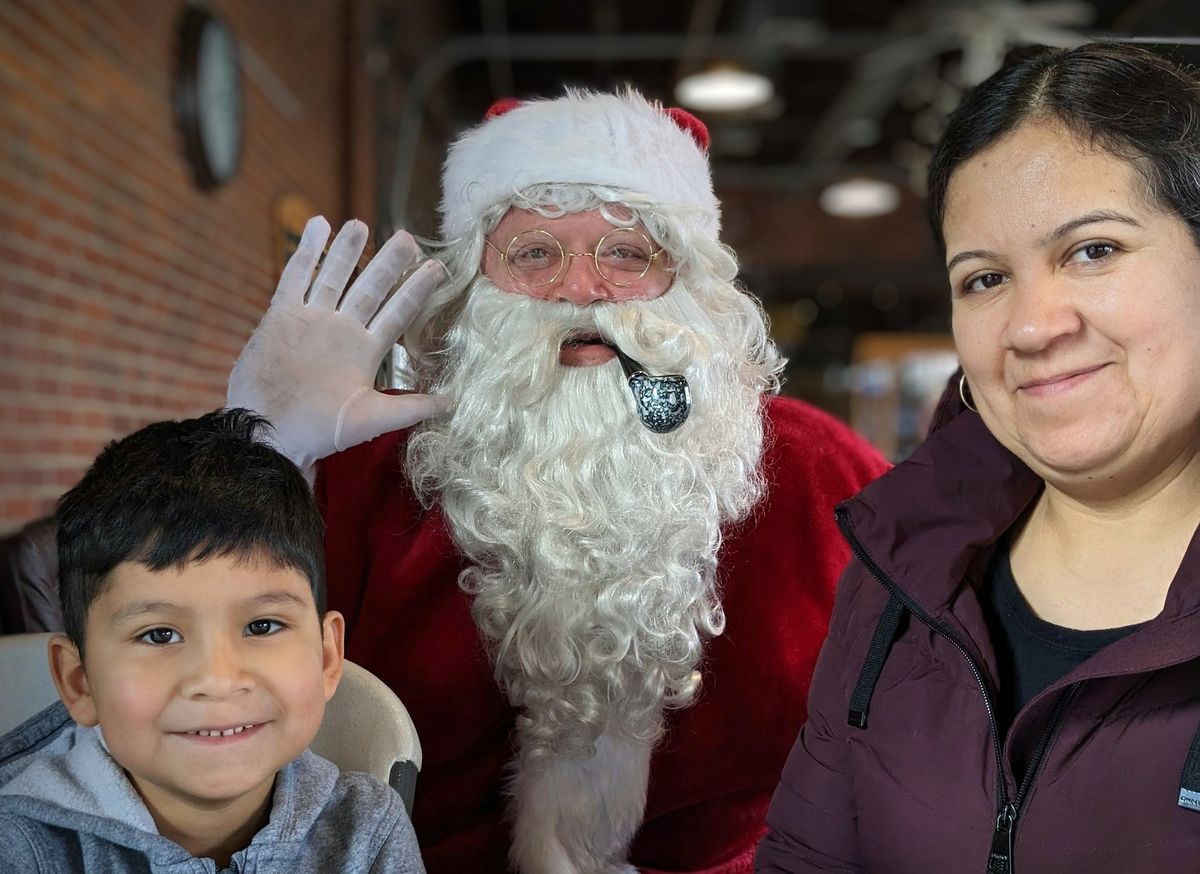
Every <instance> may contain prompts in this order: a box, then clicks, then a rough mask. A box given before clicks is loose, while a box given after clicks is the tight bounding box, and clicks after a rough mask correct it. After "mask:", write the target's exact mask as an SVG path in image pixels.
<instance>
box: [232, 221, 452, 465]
mask: <svg viewBox="0 0 1200 874" xmlns="http://www.w3.org/2000/svg"><path fill="white" fill-rule="evenodd" d="M327 239H329V223H328V222H327V221H325V219H324V218H322V217H321V216H317V217H315V218H312V219H309V221H308V224H307V225H305V227H304V234H303V236H302V237H301V238H300V245H299V246H298V247H297V249H296V252H295V254H293V255H292V257H291V259H289V261H288V263H287V266H286V267H284V269H283V275H282V276H280V277H279V285H278V286H277V287H276V289H275V296H274V297H273V298H271V305H270V307H268V309H267V312H266V315H264V316H263V319H262V321H261V322H260V323H259V325H258V327H257V328H256V329H255V330H254V334H253V335H251V337H250V340H249V342H247V343H246V346H245V348H244V349H242V353H241V355H239V356H238V360H237V363H235V364H234V365H233V372H232V373H231V374H230V375H229V394H228V397H227V401H226V403H227V405H228V406H231V407H246V408H248V409H251V410H254V411H255V412H257V413H259V414H260V415H263V416H265V417H266V418H267V419H269V420H270V421H271V424H272V425H274V426H275V431H274V433H273V434H272V435H271V436H270V438H269V439H270V442H271V443H272V444H273V445H274V446H275V447H276V448H277V449H279V451H280V452H282V453H283V454H284V455H286V456H287V457H288V458H290V459H291V460H292V461H293V462H295V464H296V465H297V466H298V467H299V468H300V469H301V471H303V472H304V474H305V476H307V477H308V478H309V481H310V482H311V481H312V478H313V475H314V473H315V470H314V467H313V465H314V464H315V463H316V461H317V459H319V458H324V457H325V456H327V455H331V454H332V453H334V452H335V451H339V450H342V449H347V448H348V447H351V446H354V445H356V444H358V443H362V442H364V441H366V440H371V439H372V438H374V437H378V436H379V435H380V434H383V433H385V432H387V431H395V430H399V429H401V428H407V427H408V426H409V425H412V424H414V423H415V422H419V421H420V420H421V419H424V418H425V417H426V416H432V415H435V414H438V413H441V412H444V411H445V410H446V408H447V403H448V402H447V401H446V400H445V399H444V398H440V397H435V396H433V395H423V394H404V395H385V394H383V393H381V392H377V391H375V389H374V382H375V373H376V371H377V370H378V369H379V363H380V362H381V361H382V360H383V356H384V355H385V354H386V353H387V351H388V350H389V349H390V348H391V347H392V345H393V344H394V343H395V342H396V341H397V340H398V339H399V337H400V335H401V334H402V333H403V332H404V329H405V327H406V326H407V325H408V323H409V322H410V321H411V320H412V318H413V316H415V315H416V314H417V312H418V311H419V310H420V308H421V307H422V305H424V303H425V300H426V298H427V297H428V296H429V294H430V292H432V291H433V289H434V288H436V287H437V285H438V283H439V282H441V280H442V278H443V277H444V275H445V271H444V269H443V268H442V266H441V264H439V263H438V262H437V261H432V260H431V261H426V262H425V263H424V264H422V265H421V266H420V267H419V268H417V270H416V271H415V272H414V273H413V274H412V276H410V277H409V278H408V280H406V281H405V283H404V284H403V285H401V286H400V288H399V289H398V290H397V291H396V292H395V294H393V295H392V296H391V297H388V292H389V291H390V290H391V289H392V287H393V286H394V285H395V283H396V282H397V281H398V279H399V278H400V276H401V275H402V274H403V273H404V271H405V270H407V269H408V268H409V267H410V266H411V265H412V263H413V262H414V261H415V260H416V259H417V256H418V254H419V252H418V248H417V244H416V242H414V240H413V238H412V237H411V236H409V235H408V234H407V233H405V232H404V231H397V232H396V234H395V235H393V237H392V238H391V239H390V240H388V241H387V243H386V244H384V246H383V248H382V249H380V250H379V252H378V253H376V255H375V257H374V258H372V259H371V263H370V264H368V265H367V267H366V269H365V270H363V272H362V274H361V275H360V276H359V277H358V279H357V280H356V281H355V283H354V285H352V286H351V287H350V290H349V291H347V292H346V293H345V295H344V296H343V294H342V289H343V288H345V285H346V281H347V280H348V279H349V278H350V274H351V273H352V272H353V270H354V267H355V265H356V264H357V263H358V259H359V257H360V256H361V255H362V251H363V247H364V246H365V245H366V242H367V226H366V225H364V224H363V223H362V222H360V221H350V222H347V223H346V225H345V226H344V227H343V228H342V230H341V231H340V232H339V233H338V235H337V238H336V239H334V241H333V245H332V246H331V247H330V249H329V254H328V255H327V256H326V257H325V263H324V264H323V265H322V267H321V272H320V273H319V274H318V275H317V278H316V279H315V280H314V279H312V275H313V269H314V268H315V267H316V265H317V261H318V260H319V258H320V256H321V251H322V249H323V248H324V246H325V241H326V240H327ZM310 280H311V287H310Z"/></svg>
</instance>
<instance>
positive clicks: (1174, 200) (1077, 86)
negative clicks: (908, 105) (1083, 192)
mask: <svg viewBox="0 0 1200 874" xmlns="http://www.w3.org/2000/svg"><path fill="white" fill-rule="evenodd" d="M1014 60H1015V63H1013V64H1011V65H1010V66H1008V67H1006V68H1004V69H1003V70H1000V71H999V72H998V73H995V74H994V75H992V76H991V78H989V79H987V80H986V81H984V82H983V83H982V84H981V85H979V86H977V87H976V88H975V89H974V90H973V91H971V92H970V93H969V94H967V96H966V97H965V98H963V102H962V103H961V104H960V105H959V107H958V109H956V110H955V111H954V113H953V114H952V115H951V116H950V119H949V121H948V122H947V126H946V132H945V133H944V134H943V136H942V140H941V142H940V143H939V144H938V147H937V149H936V150H935V151H934V155H933V159H932V162H931V163H930V167H929V199H928V204H929V220H930V224H931V225H932V226H933V233H934V237H935V238H936V240H937V242H938V245H939V248H940V249H941V251H943V252H944V251H945V249H946V241H945V239H944V237H943V235H942V222H943V221H944V219H945V217H946V196H947V192H948V190H949V187H950V179H951V177H952V176H953V175H954V172H955V171H956V170H957V169H958V168H959V167H961V166H962V165H963V164H964V163H965V162H966V161H968V160H970V159H971V158H973V157H974V156H975V155H977V154H978V153H979V152H981V151H983V150H984V149H986V148H987V147H988V146H990V145H992V144H993V143H995V142H996V141H997V140H999V139H1000V138H1001V137H1003V136H1004V135H1005V134H1007V133H1009V132H1010V131H1013V130H1015V129H1016V128H1017V127H1018V126H1020V125H1021V124H1022V123H1023V122H1025V121H1027V120H1033V119H1046V120H1050V121H1056V122H1059V123H1061V124H1064V125H1066V127H1067V128H1068V129H1069V130H1071V131H1072V132H1073V133H1075V134H1077V135H1078V136H1079V137H1080V138H1081V139H1082V140H1083V141H1084V142H1085V143H1088V144H1090V145H1095V146H1099V147H1100V148H1102V149H1104V150H1106V151H1107V152H1109V153H1110V154H1112V155H1113V156H1115V157H1118V158H1123V159H1124V160H1126V161H1128V162H1129V163H1130V164H1131V165H1132V166H1133V167H1134V169H1135V170H1137V171H1138V172H1139V173H1140V174H1141V175H1142V179H1143V181H1144V183H1145V186H1146V193H1147V195H1148V196H1149V198H1150V200H1151V202H1153V203H1156V204H1157V205H1158V206H1160V207H1161V208H1162V209H1163V210H1165V211H1167V212H1170V213H1175V214H1176V215H1178V216H1179V217H1180V218H1181V219H1183V220H1184V221H1185V222H1186V223H1187V224H1188V227H1189V228H1190V229H1191V231H1192V237H1193V238H1194V239H1195V240H1196V241H1197V244H1198V245H1200V169H1197V168H1198V167H1200V83H1198V82H1197V79H1196V77H1195V75H1194V73H1193V71H1191V70H1190V69H1186V68H1184V67H1183V66H1181V65H1179V64H1176V63H1173V62H1172V61H1170V60H1168V59H1166V58H1164V57H1162V56H1160V55H1158V54H1155V53H1153V52H1150V51H1148V50H1146V49H1142V48H1138V47H1135V46H1130V45H1124V44H1120V43H1103V42H1100V43H1089V44H1087V45H1084V46H1080V47H1079V48H1076V49H1071V50H1064V49H1048V48H1040V49H1037V50H1033V51H1029V52H1023V53H1022V56H1021V57H1020V58H1019V59H1014Z"/></svg>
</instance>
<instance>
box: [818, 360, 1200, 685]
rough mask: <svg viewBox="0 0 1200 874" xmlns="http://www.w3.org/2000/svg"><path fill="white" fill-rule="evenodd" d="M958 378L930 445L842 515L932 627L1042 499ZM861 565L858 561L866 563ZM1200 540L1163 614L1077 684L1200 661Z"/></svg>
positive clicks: (861, 546) (1034, 479)
mask: <svg viewBox="0 0 1200 874" xmlns="http://www.w3.org/2000/svg"><path fill="white" fill-rule="evenodd" d="M960 374H961V371H960V372H958V373H956V374H955V375H954V376H953V377H952V378H951V380H950V382H949V384H948V385H947V387H946V389H945V391H944V392H943V394H942V398H941V401H940V402H939V403H938V406H937V409H936V412H935V413H934V416H933V420H932V423H931V426H930V433H929V436H928V437H927V438H926V440H925V442H924V443H923V444H922V445H921V446H920V447H919V448H918V449H917V450H916V451H915V452H914V453H913V454H912V455H911V456H910V457H909V458H908V459H906V460H905V461H902V462H901V463H899V464H897V465H896V466H895V467H894V468H892V470H890V471H888V472H887V473H885V474H884V475H883V476H882V477H880V478H879V479H877V480H875V482H873V483H871V484H870V485H868V486H867V487H866V488H865V489H863V490H862V491H861V492H860V493H859V494H858V495H856V496H855V497H854V498H851V499H850V500H848V501H846V502H844V503H842V504H841V505H839V508H838V512H839V516H840V517H841V519H842V524H843V528H844V530H845V531H846V532H847V534H848V535H849V536H850V538H851V541H852V543H851V545H852V547H854V548H856V549H858V550H860V551H861V552H862V553H864V554H865V556H866V557H867V558H868V559H869V560H870V561H871V562H873V563H874V564H875V565H876V566H877V567H878V568H879V569H880V570H881V571H882V572H883V573H885V574H887V575H888V576H889V577H890V578H891V579H892V580H893V581H894V582H895V583H896V584H897V585H898V586H900V587H901V588H902V589H903V590H904V591H905V592H906V593H907V594H908V595H909V596H910V597H911V598H912V599H913V600H914V601H915V602H916V603H917V604H918V605H919V606H920V607H921V608H922V609H924V610H925V611H926V612H927V613H928V614H929V615H930V616H931V617H933V618H934V619H941V618H944V616H945V615H946V613H947V611H948V610H949V608H950V605H951V604H952V603H953V602H954V601H955V598H956V595H957V594H958V593H959V592H960V591H961V588H962V586H964V585H971V584H972V583H973V582H975V581H978V580H980V579H981V578H982V576H983V574H984V572H985V570H986V566H987V562H988V561H989V560H990V558H991V555H992V553H993V552H994V549H995V544H996V542H997V541H998V540H1000V538H1002V537H1003V536H1004V535H1005V534H1006V533H1007V532H1008V530H1009V529H1010V528H1012V526H1013V525H1014V524H1016V522H1017V521H1018V520H1019V519H1020V518H1021V516H1022V515H1023V514H1024V513H1025V511H1026V510H1027V509H1028V508H1029V507H1030V506H1031V504H1032V502H1033V501H1034V500H1035V499H1036V498H1037V497H1038V496H1039V495H1040V494H1041V491H1042V488H1043V486H1044V483H1043V481H1042V479H1041V478H1040V477H1039V476H1038V475H1037V474H1035V473H1034V472H1033V471H1032V470H1030V469H1029V467H1028V466H1027V465H1026V464H1025V463H1024V462H1023V461H1021V460H1020V459H1019V458H1017V457H1016V456H1015V455H1013V454H1012V453H1011V452H1010V451H1009V450H1007V449H1006V448H1005V447H1004V446H1002V445H1001V444H1000V442H999V441H998V440H996V438H995V437H993V436H992V434H991V432H990V431H988V429H987V426H986V425H984V423H983V419H982V418H980V416H979V414H978V413H976V412H973V411H971V410H969V409H967V407H966V406H965V405H964V404H963V402H962V399H961V398H960V396H959V393H958V380H959V376H960ZM860 558H862V556H861V555H860ZM1198 625H1200V537H1198V536H1197V535H1193V537H1192V541H1191V543H1190V544H1189V545H1188V548H1187V551H1186V552H1185V554H1184V558H1183V561H1182V563H1181V565H1180V569H1179V571H1178V572H1177V573H1176V576H1175V579H1174V580H1173V581H1172V583H1171V588H1170V590H1169V591H1168V594H1167V600H1166V603H1165V605H1164V607H1163V611H1162V613H1161V614H1160V615H1159V616H1158V617H1157V618H1156V619H1154V620H1152V621H1151V622H1149V623H1147V625H1146V626H1145V627H1144V628H1143V629H1142V630H1140V631H1139V632H1138V633H1137V634H1134V635H1131V636H1130V637H1129V638H1126V639H1124V640H1121V641H1118V642H1117V643H1115V644H1113V645H1112V646H1110V647H1107V648H1106V649H1105V650H1104V651H1103V652H1102V653H1100V654H1098V656H1097V657H1095V658H1093V659H1091V660H1090V661H1089V663H1088V668H1087V670H1086V672H1084V673H1082V674H1080V675H1079V677H1078V678H1082V677H1084V676H1087V675H1092V674H1094V675H1096V676H1099V675H1101V674H1103V673H1106V672H1111V671H1113V670H1114V666H1115V665H1117V664H1119V663H1125V662H1127V661H1128V662H1131V661H1133V659H1130V655H1131V654H1132V653H1133V651H1134V650H1138V651H1139V652H1140V653H1142V654H1143V655H1144V654H1145V653H1152V655H1150V657H1149V658H1146V657H1143V656H1139V658H1138V659H1136V660H1137V661H1138V662H1139V663H1140V664H1142V666H1143V667H1144V668H1149V667H1152V666H1153V665H1154V664H1162V665H1166V664H1171V663H1174V662H1176V661H1181V660H1184V659H1188V658H1195V657H1196V655H1197V654H1198V651H1200V628H1198Z"/></svg>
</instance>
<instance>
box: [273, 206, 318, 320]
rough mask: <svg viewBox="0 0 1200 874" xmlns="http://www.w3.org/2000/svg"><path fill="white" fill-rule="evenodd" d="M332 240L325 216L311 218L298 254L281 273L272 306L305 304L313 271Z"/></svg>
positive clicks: (301, 240)
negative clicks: (327, 241)
mask: <svg viewBox="0 0 1200 874" xmlns="http://www.w3.org/2000/svg"><path fill="white" fill-rule="evenodd" d="M328 239H329V222H327V221H325V217H324V216H320V215H315V216H313V217H312V218H310V219H309V220H308V223H307V224H305V225H304V233H302V234H301V235H300V242H299V244H297V246H296V251H295V252H293V253H292V257H290V258H288V262H287V264H285V265H284V266H283V272H282V273H280V274H279V284H278V285H277V286H275V295H274V297H272V298H271V305H272V306H275V305H276V304H277V303H278V304H303V303H304V294H305V292H307V291H308V284H309V282H310V281H311V280H312V275H313V270H315V269H316V267H317V261H318V259H320V257H321V250H322V249H324V248H325V241H326V240H328Z"/></svg>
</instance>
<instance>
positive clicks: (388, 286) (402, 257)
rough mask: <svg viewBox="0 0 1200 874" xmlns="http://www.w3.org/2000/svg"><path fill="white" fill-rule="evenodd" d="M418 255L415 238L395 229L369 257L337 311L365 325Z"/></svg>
mask: <svg viewBox="0 0 1200 874" xmlns="http://www.w3.org/2000/svg"><path fill="white" fill-rule="evenodd" d="M418 255H420V250H419V249H418V248H417V241H416V240H414V239H413V238H412V235H411V234H409V233H408V232H406V231H396V233H394V234H392V238H391V239H390V240H388V241H387V242H386V243H384V245H383V248H382V249H380V250H379V252H378V253H376V255H375V257H374V258H372V259H371V263H370V264H368V265H367V268H366V269H365V270H364V271H363V272H362V274H361V275H360V276H359V277H358V279H356V280H355V281H354V284H353V285H352V286H350V290H349V291H347V292H346V296H345V297H344V298H343V299H342V303H341V305H340V306H339V307H338V310H339V311H340V312H343V313H348V314H350V315H352V316H354V318H356V319H358V321H359V322H360V323H362V324H364V325H365V324H367V323H368V322H369V321H371V319H372V318H373V317H374V315H375V313H376V312H377V311H378V310H379V305H380V304H381V303H382V302H383V299H384V298H385V297H387V293H388V292H389V291H391V290H392V288H393V286H395V284H396V283H397V282H399V281H400V277H401V276H403V275H404V271H406V270H408V269H409V268H410V267H411V266H412V265H413V263H414V262H415V261H416V260H417V256H418Z"/></svg>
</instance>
